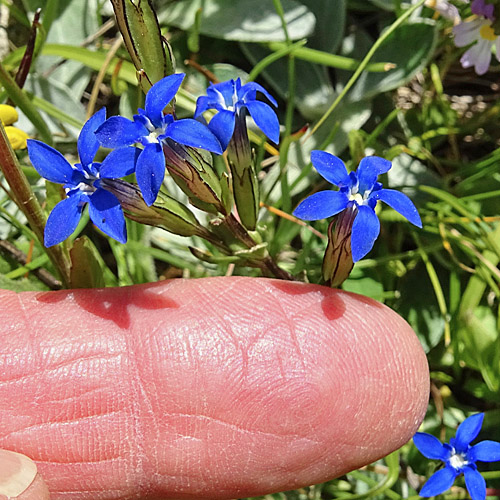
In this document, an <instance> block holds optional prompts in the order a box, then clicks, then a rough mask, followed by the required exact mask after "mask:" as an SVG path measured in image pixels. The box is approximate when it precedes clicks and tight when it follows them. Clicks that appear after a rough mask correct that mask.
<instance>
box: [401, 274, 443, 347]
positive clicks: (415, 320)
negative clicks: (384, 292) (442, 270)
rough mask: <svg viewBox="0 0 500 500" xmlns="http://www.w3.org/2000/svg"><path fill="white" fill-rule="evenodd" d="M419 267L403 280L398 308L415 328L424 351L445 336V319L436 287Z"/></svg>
mask: <svg viewBox="0 0 500 500" xmlns="http://www.w3.org/2000/svg"><path fill="white" fill-rule="evenodd" d="M418 269H419V271H417V272H413V273H411V274H409V275H408V279H406V280H404V281H403V282H402V287H401V300H400V303H399V305H398V307H397V308H396V310H397V311H398V313H399V314H401V316H403V318H405V319H406V321H408V323H409V324H410V325H411V327H412V328H413V329H414V330H415V332H416V334H417V336H418V339H419V340H420V343H421V344H422V347H423V348H424V351H425V352H429V351H430V350H431V349H432V348H433V347H435V346H436V345H438V344H439V342H440V341H441V339H442V338H443V335H444V325H445V321H444V318H443V315H442V314H441V311H440V310H439V306H438V303H437V301H436V296H435V293H434V289H433V287H432V285H431V283H430V281H429V279H427V278H425V275H426V272H425V269H424V268H423V267H420V266H419V268H418Z"/></svg>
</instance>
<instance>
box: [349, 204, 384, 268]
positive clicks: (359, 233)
mask: <svg viewBox="0 0 500 500" xmlns="http://www.w3.org/2000/svg"><path fill="white" fill-rule="evenodd" d="M379 233H380V222H379V220H378V217H377V215H376V214H375V211H374V210H373V209H372V208H370V207H368V206H366V205H361V206H360V207H358V213H357V214H356V218H355V219H354V222H353V224H352V235H351V252H352V260H353V262H358V260H361V259H362V258H363V257H364V256H365V255H366V254H367V253H368V252H369V251H370V250H371V249H372V248H373V244H374V243H375V240H376V239H377V237H378V235H379Z"/></svg>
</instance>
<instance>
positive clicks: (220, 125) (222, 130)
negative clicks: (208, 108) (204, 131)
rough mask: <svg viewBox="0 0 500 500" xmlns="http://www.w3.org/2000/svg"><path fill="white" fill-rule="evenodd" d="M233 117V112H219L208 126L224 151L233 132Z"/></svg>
mask: <svg viewBox="0 0 500 500" xmlns="http://www.w3.org/2000/svg"><path fill="white" fill-rule="evenodd" d="M234 123H235V115H234V112H233V111H227V110H222V111H219V112H218V113H217V114H216V115H215V116H214V117H213V118H212V119H211V120H210V123H209V124H208V128H209V129H210V130H211V131H212V132H213V134H214V135H215V137H217V139H218V140H219V142H220V144H221V146H222V150H223V151H225V150H226V148H227V145H228V144H229V141H230V140H231V137H232V136H233V132H234Z"/></svg>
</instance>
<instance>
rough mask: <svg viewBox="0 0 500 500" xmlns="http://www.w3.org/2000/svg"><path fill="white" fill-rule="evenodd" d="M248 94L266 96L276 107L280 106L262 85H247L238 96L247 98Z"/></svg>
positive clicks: (249, 83)
mask: <svg viewBox="0 0 500 500" xmlns="http://www.w3.org/2000/svg"><path fill="white" fill-rule="evenodd" d="M248 92H252V93H255V92H260V93H261V94H264V95H265V96H266V97H267V98H268V99H269V101H270V102H271V103H272V104H273V105H274V106H278V103H277V102H276V100H275V99H274V97H273V96H272V95H271V94H270V93H269V92H268V91H267V90H266V89H265V88H264V87H263V86H262V85H259V84H258V83H255V82H248V83H245V85H243V87H241V90H240V91H239V92H238V94H240V95H241V94H242V95H243V96H244V97H245V95H246V94H248Z"/></svg>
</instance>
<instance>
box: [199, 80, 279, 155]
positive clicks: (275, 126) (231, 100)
mask: <svg viewBox="0 0 500 500" xmlns="http://www.w3.org/2000/svg"><path fill="white" fill-rule="evenodd" d="M257 92H260V93H261V94H263V95H264V96H265V97H266V98H267V99H268V100H269V101H270V102H271V103H272V104H273V106H277V103H276V101H275V99H274V98H273V96H272V95H271V94H269V92H268V91H267V90H266V89H265V88H264V87H262V86H261V85H259V84H258V83H255V82H249V83H246V84H245V85H241V80H240V79H239V78H237V79H236V80H229V81H227V82H222V83H216V84H212V85H210V87H208V89H207V95H206V96H201V97H198V100H197V101H196V111H195V112H194V117H195V118H198V117H199V116H201V114H202V113H203V112H205V111H207V110H208V109H215V110H217V114H216V115H215V116H214V117H213V118H212V119H211V120H210V123H209V124H208V127H209V128H210V130H211V131H212V132H213V133H214V134H215V135H216V136H217V139H219V142H220V143H221V145H222V148H223V149H226V148H227V146H228V144H229V141H230V140H231V137H232V136H233V132H234V129H235V123H236V121H237V120H238V119H241V118H243V119H244V117H245V115H244V110H248V112H249V113H250V115H251V116H252V118H253V120H254V122H255V123H256V125H257V127H259V128H260V130H262V132H264V134H265V135H266V136H267V137H268V138H269V139H271V141H273V142H275V143H277V142H278V141H279V135H280V125H279V121H278V117H277V116H276V113H275V111H274V110H273V108H271V106H269V105H268V104H266V103H265V102H262V101H257V99H256V96H257Z"/></svg>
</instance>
